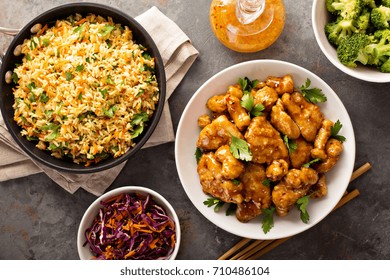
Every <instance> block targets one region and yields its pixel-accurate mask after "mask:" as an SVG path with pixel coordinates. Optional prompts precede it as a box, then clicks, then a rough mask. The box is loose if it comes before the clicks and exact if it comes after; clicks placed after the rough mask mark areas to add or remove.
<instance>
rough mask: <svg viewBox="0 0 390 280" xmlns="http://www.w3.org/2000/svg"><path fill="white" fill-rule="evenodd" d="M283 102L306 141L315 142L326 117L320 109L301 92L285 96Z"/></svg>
mask: <svg viewBox="0 0 390 280" xmlns="http://www.w3.org/2000/svg"><path fill="white" fill-rule="evenodd" d="M282 102H283V105H284V108H286V110H287V112H288V114H289V115H290V116H291V118H292V119H293V120H294V121H295V123H296V124H297V125H298V127H299V129H300V131H301V135H302V136H303V138H305V139H306V141H309V142H313V141H314V139H315V138H316V135H317V131H318V129H319V128H320V127H321V123H322V121H323V119H324V116H323V114H322V112H321V110H320V108H319V107H318V106H317V105H315V104H313V103H310V102H308V101H306V99H305V98H304V97H303V95H302V94H301V93H300V92H294V93H293V94H291V95H290V94H288V93H286V94H283V96H282Z"/></svg>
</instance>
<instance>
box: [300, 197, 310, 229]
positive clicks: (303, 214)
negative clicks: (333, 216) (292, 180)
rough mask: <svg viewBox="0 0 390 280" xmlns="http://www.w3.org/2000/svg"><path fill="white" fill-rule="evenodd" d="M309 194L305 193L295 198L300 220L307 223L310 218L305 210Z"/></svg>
mask: <svg viewBox="0 0 390 280" xmlns="http://www.w3.org/2000/svg"><path fill="white" fill-rule="evenodd" d="M309 198H310V195H306V196H304V197H301V198H300V199H298V200H297V207H298V210H299V211H300V214H301V220H302V222H304V223H305V224H307V223H308V222H309V220H310V216H309V213H308V212H307V205H308V204H309Z"/></svg>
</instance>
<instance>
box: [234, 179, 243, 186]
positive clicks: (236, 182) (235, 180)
mask: <svg viewBox="0 0 390 280" xmlns="http://www.w3.org/2000/svg"><path fill="white" fill-rule="evenodd" d="M232 182H233V184H235V185H236V186H238V185H239V184H240V183H241V182H240V180H237V179H233V180H232Z"/></svg>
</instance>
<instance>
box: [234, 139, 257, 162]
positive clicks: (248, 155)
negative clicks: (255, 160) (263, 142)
mask: <svg viewBox="0 0 390 280" xmlns="http://www.w3.org/2000/svg"><path fill="white" fill-rule="evenodd" d="M231 137H232V143H231V144H230V152H231V153H232V155H233V156H234V157H235V158H236V159H241V160H245V161H251V160H252V152H251V151H250V150H249V146H248V143H247V142H246V141H245V140H242V139H240V138H238V137H235V136H233V135H231Z"/></svg>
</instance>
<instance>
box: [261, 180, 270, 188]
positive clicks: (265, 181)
mask: <svg viewBox="0 0 390 280" xmlns="http://www.w3.org/2000/svg"><path fill="white" fill-rule="evenodd" d="M261 183H262V184H263V185H264V186H266V187H270V186H271V180H270V179H265V180H264V181H263V182H261Z"/></svg>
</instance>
